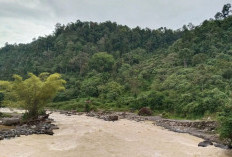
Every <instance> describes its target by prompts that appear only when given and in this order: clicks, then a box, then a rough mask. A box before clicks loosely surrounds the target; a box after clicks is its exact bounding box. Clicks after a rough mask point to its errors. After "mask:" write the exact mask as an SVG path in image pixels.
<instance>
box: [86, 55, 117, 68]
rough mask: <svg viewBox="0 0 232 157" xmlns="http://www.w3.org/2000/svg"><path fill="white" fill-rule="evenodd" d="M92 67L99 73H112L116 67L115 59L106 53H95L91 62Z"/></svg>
mask: <svg viewBox="0 0 232 157" xmlns="http://www.w3.org/2000/svg"><path fill="white" fill-rule="evenodd" d="M90 64H91V67H92V68H93V69H95V70H97V71H98V72H107V71H111V70H112V68H113V65H114V58H113V56H112V55H110V54H107V53H106V52H98V53H95V54H94V55H93V56H92V58H91V60H90Z"/></svg>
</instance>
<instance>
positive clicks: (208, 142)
mask: <svg viewBox="0 0 232 157" xmlns="http://www.w3.org/2000/svg"><path fill="white" fill-rule="evenodd" d="M209 145H213V142H211V141H208V140H206V141H203V142H200V143H199V144H198V147H207V146H209Z"/></svg>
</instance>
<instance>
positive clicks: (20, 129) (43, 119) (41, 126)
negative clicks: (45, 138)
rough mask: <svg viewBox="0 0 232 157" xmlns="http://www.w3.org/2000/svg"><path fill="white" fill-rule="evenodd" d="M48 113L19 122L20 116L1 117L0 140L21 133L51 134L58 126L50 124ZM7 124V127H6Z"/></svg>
mask: <svg viewBox="0 0 232 157" xmlns="http://www.w3.org/2000/svg"><path fill="white" fill-rule="evenodd" d="M48 117H49V115H48V114H47V115H43V116H40V117H39V118H38V119H36V120H32V121H27V122H21V121H20V119H21V117H20V116H18V117H11V118H2V119H1V123H0V124H1V125H0V126H2V127H0V140H3V139H9V138H14V137H20V136H21V135H25V136H27V135H32V134H47V135H53V134H54V133H53V130H54V129H58V127H57V126H56V125H54V124H52V122H53V120H52V119H50V118H48ZM6 126H8V127H6Z"/></svg>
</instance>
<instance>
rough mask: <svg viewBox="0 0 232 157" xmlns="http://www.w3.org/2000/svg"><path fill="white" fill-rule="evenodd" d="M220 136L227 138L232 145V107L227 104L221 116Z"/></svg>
mask: <svg viewBox="0 0 232 157" xmlns="http://www.w3.org/2000/svg"><path fill="white" fill-rule="evenodd" d="M219 122H220V127H219V132H220V137H221V138H222V139H225V140H226V141H227V142H228V144H229V145H230V146H232V107H231V106H227V107H226V108H225V109H224V110H223V112H222V113H221V114H220V116H219Z"/></svg>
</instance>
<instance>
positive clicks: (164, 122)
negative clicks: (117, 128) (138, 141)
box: [61, 111, 229, 149]
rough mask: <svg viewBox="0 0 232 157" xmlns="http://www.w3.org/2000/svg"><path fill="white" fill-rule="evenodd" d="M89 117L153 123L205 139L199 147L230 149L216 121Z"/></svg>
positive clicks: (102, 114) (119, 115)
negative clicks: (210, 146)
mask: <svg viewBox="0 0 232 157" xmlns="http://www.w3.org/2000/svg"><path fill="white" fill-rule="evenodd" d="M61 114H66V115H69V116H71V115H72V114H79V115H81V114H84V113H75V112H74V113H73V112H65V111H62V112H61ZM86 115H87V116H89V117H95V118H98V119H103V120H106V121H116V120H119V119H128V120H134V121H137V122H140V121H152V122H153V124H154V125H157V126H161V127H164V128H165V129H168V130H170V131H174V132H178V133H188V134H190V135H193V136H196V137H199V138H202V139H204V140H205V141H203V142H201V143H199V145H198V146H201V147H206V146H208V145H212V144H213V145H214V146H215V147H220V148H223V149H228V148H229V147H228V146H227V143H226V142H225V141H222V140H220V138H219V135H218V134H217V132H216V128H217V127H218V123H217V122H216V121H190V120H172V119H164V118H161V117H160V116H138V115H137V114H135V113H128V112H89V113H86Z"/></svg>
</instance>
